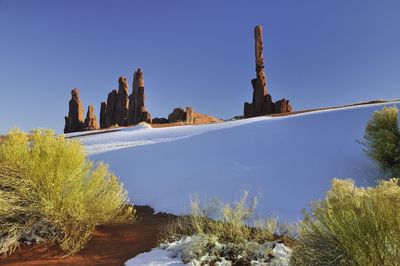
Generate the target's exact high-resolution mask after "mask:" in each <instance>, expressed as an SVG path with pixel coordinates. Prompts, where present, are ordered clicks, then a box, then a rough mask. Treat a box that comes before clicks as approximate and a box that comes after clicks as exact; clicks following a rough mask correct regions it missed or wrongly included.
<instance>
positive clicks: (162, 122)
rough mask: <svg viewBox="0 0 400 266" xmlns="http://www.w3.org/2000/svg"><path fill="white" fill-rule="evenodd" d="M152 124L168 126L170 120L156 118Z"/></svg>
mask: <svg viewBox="0 0 400 266" xmlns="http://www.w3.org/2000/svg"><path fill="white" fill-rule="evenodd" d="M151 122H152V124H167V123H168V119H166V118H164V117H160V118H159V117H156V118H153V119H152V121H151Z"/></svg>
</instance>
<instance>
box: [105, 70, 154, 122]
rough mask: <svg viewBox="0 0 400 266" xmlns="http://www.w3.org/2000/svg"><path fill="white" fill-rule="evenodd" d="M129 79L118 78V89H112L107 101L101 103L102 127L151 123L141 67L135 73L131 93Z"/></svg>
mask: <svg viewBox="0 0 400 266" xmlns="http://www.w3.org/2000/svg"><path fill="white" fill-rule="evenodd" d="M128 95H129V87H128V79H127V78H126V77H124V76H121V77H119V79H118V91H117V90H112V91H111V92H110V93H109V94H108V97H107V102H102V103H101V109H100V127H101V128H108V127H112V126H117V125H118V126H129V125H136V124H139V123H140V122H143V121H144V122H147V123H149V124H151V115H150V113H149V112H148V111H147V109H146V106H145V100H146V96H145V93H144V79H143V71H142V70H141V69H140V68H139V69H138V70H136V71H135V72H134V74H133V84H132V94H131V95H129V96H128Z"/></svg>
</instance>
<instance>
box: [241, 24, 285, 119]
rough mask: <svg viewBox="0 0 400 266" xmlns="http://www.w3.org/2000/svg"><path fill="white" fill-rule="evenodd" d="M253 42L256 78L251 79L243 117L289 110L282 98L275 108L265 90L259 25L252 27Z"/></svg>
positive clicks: (260, 28)
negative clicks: (251, 99) (250, 89)
mask: <svg viewBox="0 0 400 266" xmlns="http://www.w3.org/2000/svg"><path fill="white" fill-rule="evenodd" d="M254 44H255V47H254V48H255V63H256V78H254V79H252V80H251V85H252V87H253V101H252V103H248V102H246V103H244V117H253V116H261V115H267V114H272V113H276V112H291V111H292V107H291V105H290V104H289V100H286V99H282V100H280V101H278V102H279V107H277V108H276V107H275V104H276V103H274V102H273V101H272V97H271V95H270V94H268V92H267V79H266V76H265V72H264V53H263V49H264V47H263V33H262V26H260V25H258V26H256V27H255V28H254ZM278 102H277V103H278Z"/></svg>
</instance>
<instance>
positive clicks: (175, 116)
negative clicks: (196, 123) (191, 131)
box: [168, 107, 193, 123]
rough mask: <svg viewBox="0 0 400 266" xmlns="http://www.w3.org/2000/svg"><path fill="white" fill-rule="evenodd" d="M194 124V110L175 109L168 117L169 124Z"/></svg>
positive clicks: (187, 108) (189, 108) (190, 108)
mask: <svg viewBox="0 0 400 266" xmlns="http://www.w3.org/2000/svg"><path fill="white" fill-rule="evenodd" d="M176 122H184V123H193V108H192V107H186V109H185V110H183V109H182V108H175V109H174V110H173V111H172V113H170V114H169V115H168V123H176Z"/></svg>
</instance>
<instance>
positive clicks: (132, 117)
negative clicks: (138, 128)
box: [128, 68, 151, 125]
mask: <svg viewBox="0 0 400 266" xmlns="http://www.w3.org/2000/svg"><path fill="white" fill-rule="evenodd" d="M132 87H133V88H132V94H131V95H130V96H129V109H128V125H136V124H139V123H140V122H143V121H144V122H147V123H149V124H151V115H150V113H149V112H148V111H147V109H146V106H145V100H146V95H145V93H144V78H143V71H142V70H141V69H140V68H139V69H138V70H136V71H135V72H134V73H133V83H132Z"/></svg>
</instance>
